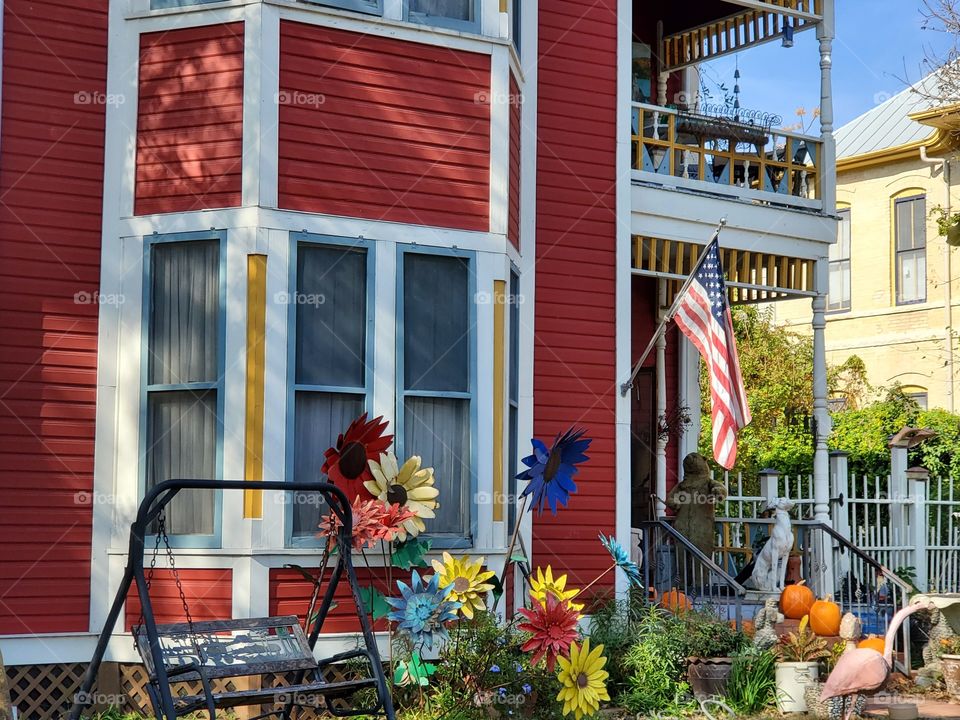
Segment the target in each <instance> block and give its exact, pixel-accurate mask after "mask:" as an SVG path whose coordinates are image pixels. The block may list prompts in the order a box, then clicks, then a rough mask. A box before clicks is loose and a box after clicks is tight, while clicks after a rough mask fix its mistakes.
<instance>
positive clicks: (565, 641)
mask: <svg viewBox="0 0 960 720" xmlns="http://www.w3.org/2000/svg"><path fill="white" fill-rule="evenodd" d="M518 612H519V613H520V614H521V615H522V616H523V617H524V618H526V622H522V623H520V624H518V625H517V629H518V630H522V631H523V632H528V633H530V634H531V635H530V639H529V640H527V641H526V642H525V643H524V644H523V645H522V646H521V647H520V649H521V650H523V651H524V652H533V656H532V657H531V658H530V663H531V665H536V664H537V663H538V662H540V661H541V660H542V659H543V658H544V657H546V658H547V670H549V671H550V672H553V671H554V668H555V666H556V662H557V658H558V657H560V656H565V655H567V654H568V653H569V652H570V643H572V642H573V641H574V640H576V639H577V623H578V622H579V620H580V613H578V612H577V611H576V610H574V609H573V608H572V607H570V604H569V603H566V602H561V601H560V600H558V599H557V598H556V597H555V596H553V595H547V601H546V603H542V602H540V601H538V600H535V601H534V602H533V607H530V608H520V609H519V610H518Z"/></svg>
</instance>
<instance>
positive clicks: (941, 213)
mask: <svg viewBox="0 0 960 720" xmlns="http://www.w3.org/2000/svg"><path fill="white" fill-rule="evenodd" d="M930 214H931V215H933V216H934V217H935V218H936V219H937V233H938V234H939V235H940V236H941V237H945V238H946V239H947V245H950V246H952V247H957V246H960V212H956V213H950V214H948V213H947V211H946V210H945V209H944V208H943V207H941V206H940V205H937V206H936V207H935V208H934V209H933V210H931V211H930Z"/></svg>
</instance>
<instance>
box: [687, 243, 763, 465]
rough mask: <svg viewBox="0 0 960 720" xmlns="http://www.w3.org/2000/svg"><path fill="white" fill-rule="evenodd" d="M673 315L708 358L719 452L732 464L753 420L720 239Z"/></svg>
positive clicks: (718, 455) (723, 460) (719, 458)
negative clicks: (744, 431) (740, 433)
mask: <svg viewBox="0 0 960 720" xmlns="http://www.w3.org/2000/svg"><path fill="white" fill-rule="evenodd" d="M673 319H674V320H675V321H676V323H677V327H679V328H680V331H681V332H682V333H683V334H684V335H686V336H687V338H689V340H690V342H692V343H693V345H694V347H696V348H697V351H698V352H699V353H700V355H701V356H702V357H703V359H704V361H705V362H706V364H707V369H708V372H709V373H710V415H711V417H712V418H713V455H714V457H715V458H716V460H717V462H718V463H720V465H722V466H723V467H725V468H726V469H728V470H729V469H730V468H732V467H733V466H734V464H735V463H736V461H737V432H738V431H739V430H740V429H741V428H743V427H745V426H746V425H747V424H748V423H749V422H750V408H749V407H748V405H747V393H746V390H745V389H744V386H743V375H742V373H741V371H740V360H739V358H738V357H737V343H736V340H735V339H734V336H733V320H732V317H731V315H730V306H729V305H728V304H727V290H726V285H725V283H724V281H723V265H722V263H721V261H720V245H719V243H718V242H717V240H713V242H711V243H710V247H709V248H708V249H707V252H706V253H705V254H704V256H703V260H702V261H701V262H700V264H699V265H698V266H697V267H696V268H695V269H694V271H693V278H692V280H691V282H690V284H689V285H688V287H687V289H686V290H685V291H684V294H683V296H682V297H681V298H680V301H679V302H678V303H677V311H676V313H675V314H674V317H673Z"/></svg>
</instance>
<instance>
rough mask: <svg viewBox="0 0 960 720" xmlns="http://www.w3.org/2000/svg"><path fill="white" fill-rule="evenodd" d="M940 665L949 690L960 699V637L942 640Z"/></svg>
mask: <svg viewBox="0 0 960 720" xmlns="http://www.w3.org/2000/svg"><path fill="white" fill-rule="evenodd" d="M940 667H941V668H942V669H943V682H944V684H945V685H946V686H947V692H948V693H950V694H951V695H952V696H953V697H955V698H957V699H958V700H960V637H958V636H954V637H951V638H946V639H944V640H941V641H940Z"/></svg>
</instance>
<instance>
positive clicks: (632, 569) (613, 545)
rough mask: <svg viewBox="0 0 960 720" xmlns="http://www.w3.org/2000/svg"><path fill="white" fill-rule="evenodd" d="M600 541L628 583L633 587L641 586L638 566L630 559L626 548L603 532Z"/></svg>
mask: <svg viewBox="0 0 960 720" xmlns="http://www.w3.org/2000/svg"><path fill="white" fill-rule="evenodd" d="M600 543H601V544H602V545H603V546H604V547H605V548H606V549H607V552H608V553H610V557H612V558H613V562H614V564H615V565H616V566H617V567H618V568H620V569H621V570H623V574H624V575H626V576H627V580H628V581H630V584H631V585H633V586H634V587H641V586H642V585H643V580H642V578H641V577H640V568H639V567H638V566H637V564H636V563H635V562H633V561H632V560H631V559H630V554H629V553H628V552H627V550H626V548H625V547H623V545H621V544H620V543H618V542H617V540H616V538H614V537H613V535H610V536H609V537H607V536H606V535H604V534H603V533H600Z"/></svg>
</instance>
